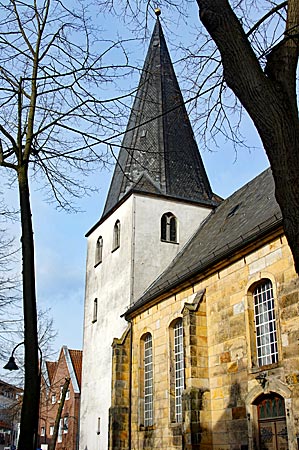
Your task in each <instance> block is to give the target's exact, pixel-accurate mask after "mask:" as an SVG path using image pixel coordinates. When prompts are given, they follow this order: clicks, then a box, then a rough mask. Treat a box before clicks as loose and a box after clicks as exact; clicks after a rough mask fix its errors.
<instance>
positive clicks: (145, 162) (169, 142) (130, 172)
mask: <svg viewBox="0 0 299 450" xmlns="http://www.w3.org/2000/svg"><path fill="white" fill-rule="evenodd" d="M131 190H134V191H135V192H136V191H140V192H146V193H151V194H157V195H159V194H161V195H167V196H171V197H174V198H177V199H182V200H188V201H194V202H198V203H204V204H207V205H210V206H216V205H217V204H218V202H219V198H218V197H217V196H214V194H213V192H212V190H211V187H210V183H209V180H208V177H207V174H206V171H205V168H204V166H203V162H202V159H201V156H200V154H199V151H198V147H197V143H196V141H195V139H194V135H193V131H192V128H191V124H190V121H189V118H188V114H187V111H186V108H185V105H184V100H183V97H182V93H181V91H180V88H179V84H178V81H177V78H176V75H175V72H174V68H173V65H172V62H171V59H170V56H169V52H168V49H167V45H166V42H165V38H164V35H163V31H162V27H161V24H160V21H159V18H157V21H156V25H155V28H154V31H153V34H152V38H151V41H150V45H149V49H148V52H147V56H146V59H145V63H144V67H143V70H142V75H141V78H140V82H139V86H138V89H137V93H136V97H135V100H134V103H133V107H132V110H131V114H130V118H129V122H128V125H127V129H126V132H125V135H124V139H123V142H122V145H121V149H120V152H119V156H118V161H117V163H116V166H115V170H114V174H113V178H112V181H111V185H110V190H109V193H108V196H107V200H106V204H105V208H104V212H103V216H102V217H104V216H106V215H107V214H108V213H109V212H110V211H111V210H112V209H113V208H114V207H115V206H116V205H117V204H118V202H119V201H120V200H121V199H122V198H123V197H124V196H125V195H126V194H127V193H128V192H130V191H131Z"/></svg>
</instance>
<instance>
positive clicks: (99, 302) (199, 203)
mask: <svg viewBox="0 0 299 450" xmlns="http://www.w3.org/2000/svg"><path fill="white" fill-rule="evenodd" d="M218 203H219V198H218V197H217V196H215V195H214V194H213V192H212V190H211V187H210V184H209V180H208V177H207V175H206V172H205V169H204V166H203V163H202V160H201V157H200V154H199V151H198V147H197V144H196V141H195V139H194V136H193V132H192V128H191V125H190V122H189V118H188V115H187V112H186V109H185V106H184V102H183V97H182V94H181V91H180V88H179V85H178V82H177V79H176V76H175V73H174V69H173V65H172V62H171V59H170V56H169V53H168V49H167V46H166V42H165V38H164V35H163V31H162V28H161V24H160V21H159V16H158V14H157V21H156V24H155V28H154V31H153V34H152V38H151V41H150V44H149V49H148V53H147V56H146V59H145V63H144V67H143V70H142V75H141V79H140V82H139V86H138V90H137V93H136V97H135V100H134V103H133V106H132V110H131V114H130V118H129V121H128V125H127V129H126V132H125V135H124V139H123V142H122V146H121V149H120V152H119V156H118V160H117V163H116V166H115V170H114V174H113V178H112V181H111V185H110V189H109V193H108V196H107V200H106V204H105V207H104V211H103V214H102V217H101V219H100V220H99V221H98V223H96V224H95V225H94V226H93V227H92V228H91V230H90V231H89V232H88V233H87V238H88V250H87V272H86V291H85V317H84V343H83V369H82V380H83V381H82V394H81V412H80V416H81V417H80V427H81V430H80V448H81V449H84V450H95V449H96V450H107V449H108V411H109V407H110V404H111V355H112V349H111V345H112V342H113V339H114V338H115V337H117V338H120V337H121V336H122V334H123V333H124V331H125V329H126V326H127V323H126V321H125V320H124V319H123V318H122V317H121V315H122V314H124V312H125V311H126V309H127V308H128V307H129V306H130V305H132V304H133V303H134V302H135V301H136V300H138V298H139V297H140V296H141V294H142V293H143V292H144V291H145V290H146V289H147V288H148V286H149V285H150V284H151V283H152V282H153V281H154V280H155V279H156V278H157V277H158V276H159V274H160V273H161V272H162V271H163V270H164V269H165V268H166V267H167V266H168V264H169V263H170V262H171V261H172V260H173V258H175V256H176V255H177V253H178V252H179V251H180V250H181V249H182V247H183V246H184V244H185V243H186V242H187V240H188V239H189V238H190V236H192V234H193V233H194V232H195V230H196V229H197V227H198V225H199V224H200V222H201V221H202V220H204V219H205V217H206V216H207V215H208V214H209V212H210V211H211V210H212V209H213V208H214V207H215V206H217V204H218Z"/></svg>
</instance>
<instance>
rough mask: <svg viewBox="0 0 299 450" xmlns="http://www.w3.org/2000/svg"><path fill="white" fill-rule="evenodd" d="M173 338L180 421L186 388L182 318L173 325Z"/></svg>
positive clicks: (176, 409)
mask: <svg viewBox="0 0 299 450" xmlns="http://www.w3.org/2000/svg"><path fill="white" fill-rule="evenodd" d="M173 340H174V343H173V345H174V364H175V367H174V373H175V376H174V379H175V380H174V381H175V420H176V422H177V423H180V422H182V420H183V408H182V392H183V390H184V388H185V367H184V332H183V321H182V319H180V320H178V321H177V322H176V324H175V325H174V327H173Z"/></svg>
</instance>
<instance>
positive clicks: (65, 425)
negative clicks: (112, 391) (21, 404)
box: [39, 346, 82, 450]
mask: <svg viewBox="0 0 299 450" xmlns="http://www.w3.org/2000/svg"><path fill="white" fill-rule="evenodd" d="M81 370H82V351H81V350H69V349H68V348H67V346H63V347H62V349H61V351H60V354H59V358H58V360H57V361H46V362H45V373H43V376H42V383H41V400H40V414H39V445H40V447H41V448H43V449H44V450H46V449H47V448H48V445H49V444H50V443H51V442H52V439H53V433H54V426H55V421H56V420H57V417H58V411H59V409H60V407H61V397H62V390H63V387H64V385H65V382H66V380H70V382H69V385H68V389H67V392H66V396H65V401H64V404H63V407H62V411H61V416H60V419H59V429H58V436H57V441H56V447H55V448H56V450H63V449H67V450H77V449H78V439H79V420H80V418H79V415H80V392H81Z"/></svg>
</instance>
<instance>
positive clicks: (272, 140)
mask: <svg viewBox="0 0 299 450" xmlns="http://www.w3.org/2000/svg"><path fill="white" fill-rule="evenodd" d="M197 4H198V6H199V9H200V18H201V21H202V22H203V24H204V26H205V27H206V29H207V31H208V33H209V34H210V35H211V37H212V39H213V40H214V42H215V43H216V45H217V47H218V49H219V51H220V54H221V58H222V64H223V73H224V78H225V81H226V83H227V85H228V86H229V87H230V88H231V89H232V91H233V92H234V93H235V95H236V96H237V98H238V99H239V100H240V102H241V103H242V105H243V106H244V108H245V109H246V110H247V112H248V114H249V116H250V117H251V119H252V120H253V122H254V124H255V127H256V129H257V131H258V133H259V135H260V138H261V140H262V142H263V145H264V148H265V151H266V153H267V156H268V158H269V161H270V165H271V168H272V173H273V176H274V181H275V196H276V200H277V202H278V204H279V206H280V208H281V211H282V215H283V224H284V231H285V234H286V237H287V240H288V243H289V246H290V248H291V251H292V254H293V258H294V263H295V269H296V272H297V273H298V274H299V182H298V177H299V175H298V174H299V121H298V108H297V99H296V82H295V80H296V68H297V63H298V36H299V34H298V31H299V30H298V28H299V6H298V5H299V3H298V0H289V1H288V19H287V25H286V33H285V36H286V37H285V38H284V39H283V40H282V41H281V42H280V43H279V44H278V45H277V46H276V47H274V48H273V49H272V50H271V52H270V53H269V55H268V57H267V60H268V63H267V65H266V68H265V72H264V71H263V70H262V68H261V66H260V64H259V61H258V59H257V58H256V55H255V54H254V52H253V50H252V48H251V45H250V43H249V41H248V39H247V37H246V35H245V32H244V30H243V28H242V26H241V23H240V21H239V20H238V18H237V17H236V15H235V13H234V11H233V10H232V8H231V7H230V5H229V2H228V1H227V0H197Z"/></svg>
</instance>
